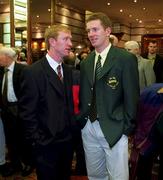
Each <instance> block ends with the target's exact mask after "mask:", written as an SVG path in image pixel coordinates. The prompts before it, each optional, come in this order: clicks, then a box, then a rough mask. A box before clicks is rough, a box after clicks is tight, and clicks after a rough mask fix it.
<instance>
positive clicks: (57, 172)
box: [34, 141, 72, 180]
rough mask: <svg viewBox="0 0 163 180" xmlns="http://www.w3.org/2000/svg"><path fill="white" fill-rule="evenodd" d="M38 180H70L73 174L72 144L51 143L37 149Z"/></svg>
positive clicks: (69, 142)
mask: <svg viewBox="0 0 163 180" xmlns="http://www.w3.org/2000/svg"><path fill="white" fill-rule="evenodd" d="M34 151H35V161H36V162H35V165H36V174H37V179H38V180H69V179H70V174H71V165H72V164H71V159H72V142H71V141H66V142H58V143H51V144H48V145H45V146H42V145H38V146H36V147H35V150H34Z"/></svg>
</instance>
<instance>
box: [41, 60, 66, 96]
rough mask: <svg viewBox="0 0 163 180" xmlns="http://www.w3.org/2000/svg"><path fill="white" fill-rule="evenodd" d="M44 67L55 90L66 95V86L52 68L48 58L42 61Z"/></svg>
mask: <svg viewBox="0 0 163 180" xmlns="http://www.w3.org/2000/svg"><path fill="white" fill-rule="evenodd" d="M42 67H43V69H44V71H45V73H46V74H47V77H48V80H49V82H50V84H51V86H52V87H53V88H55V90H56V91H57V92H58V93H59V94H60V95H62V96H63V95H64V86H63V83H62V82H61V81H60V79H59V77H58V75H57V74H56V72H55V71H54V70H53V69H52V68H51V67H50V65H49V63H48V61H47V59H46V58H44V59H43V61H42Z"/></svg>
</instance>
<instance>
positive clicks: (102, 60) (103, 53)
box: [95, 43, 111, 66]
mask: <svg viewBox="0 0 163 180" xmlns="http://www.w3.org/2000/svg"><path fill="white" fill-rule="evenodd" d="M110 48H111V43H109V45H108V46H107V47H106V48H105V49H104V50H103V51H102V52H101V53H98V52H97V51H95V53H96V58H95V62H97V59H98V56H99V55H100V56H101V65H102V66H103V65H104V62H105V59H106V57H107V54H108V52H109V50H110Z"/></svg>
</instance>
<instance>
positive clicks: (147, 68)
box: [124, 41, 156, 90]
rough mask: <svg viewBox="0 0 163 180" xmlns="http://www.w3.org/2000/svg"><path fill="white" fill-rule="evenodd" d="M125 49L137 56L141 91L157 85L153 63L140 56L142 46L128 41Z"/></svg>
mask: <svg viewBox="0 0 163 180" xmlns="http://www.w3.org/2000/svg"><path fill="white" fill-rule="evenodd" d="M124 47H125V49H126V50H127V51H129V52H131V53H133V54H135V55H136V57H137V60H138V71H139V86H140V90H143V89H144V88H145V87H147V86H149V85H151V84H153V83H155V81H156V77H155V73H154V71H153V67H152V64H151V62H150V61H149V60H148V59H144V58H143V57H142V56H140V46H139V44H138V42H136V41H127V42H126V43H125V45H124Z"/></svg>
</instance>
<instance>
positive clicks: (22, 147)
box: [2, 106, 33, 169]
mask: <svg viewBox="0 0 163 180" xmlns="http://www.w3.org/2000/svg"><path fill="white" fill-rule="evenodd" d="M2 120H3V124H4V131H5V137H6V145H7V149H8V158H9V160H10V161H11V164H12V165H13V167H14V168H15V169H21V168H22V164H21V163H24V164H25V165H32V164H33V158H32V151H31V147H30V146H29V145H28V144H27V143H26V141H25V138H24V132H23V126H22V122H21V120H20V119H19V118H18V115H17V107H14V106H13V107H9V108H5V109H3V110H2Z"/></svg>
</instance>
